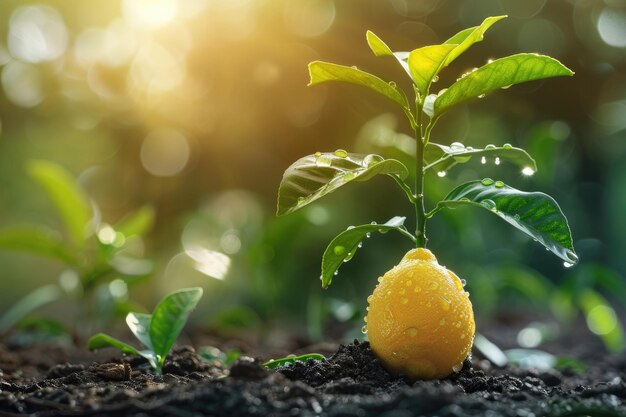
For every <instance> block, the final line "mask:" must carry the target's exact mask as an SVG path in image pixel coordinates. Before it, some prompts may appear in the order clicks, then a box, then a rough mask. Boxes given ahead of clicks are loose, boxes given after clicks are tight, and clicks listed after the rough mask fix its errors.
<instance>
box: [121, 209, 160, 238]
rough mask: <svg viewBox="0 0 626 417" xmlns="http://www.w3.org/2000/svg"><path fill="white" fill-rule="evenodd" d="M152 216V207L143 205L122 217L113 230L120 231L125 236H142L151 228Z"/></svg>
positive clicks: (153, 215) (153, 214)
mask: <svg viewBox="0 0 626 417" xmlns="http://www.w3.org/2000/svg"><path fill="white" fill-rule="evenodd" d="M154 217H155V213H154V208H153V207H152V206H143V207H141V208H140V209H138V210H137V211H135V212H133V213H131V214H130V215H129V216H127V217H125V218H124V219H122V220H121V221H120V222H119V223H118V224H117V225H116V226H115V230H116V231H118V232H121V233H122V234H123V235H124V236H126V237H129V236H143V235H145V234H146V233H147V232H148V231H150V229H151V228H152V225H153V224H154Z"/></svg>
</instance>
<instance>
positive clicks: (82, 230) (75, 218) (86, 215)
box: [27, 160, 92, 247]
mask: <svg viewBox="0 0 626 417" xmlns="http://www.w3.org/2000/svg"><path fill="white" fill-rule="evenodd" d="M27 169H28V173H29V174H30V176H31V177H32V178H33V179H34V180H35V181H37V182H38V183H39V185H40V186H41V187H42V188H43V189H44V190H45V192H46V194H47V195H48V197H49V198H50V200H51V201H52V203H53V204H54V206H55V208H56V210H57V212H58V213H59V215H60V216H61V219H62V220H63V222H64V223H65V227H66V229H67V232H68V234H69V237H70V238H71V239H72V242H73V243H74V244H75V245H77V246H79V247H82V246H83V245H84V240H85V236H86V232H87V225H88V224H89V221H90V220H91V217H92V212H91V206H90V204H89V198H88V197H87V195H86V194H85V193H84V191H83V190H82V188H81V187H80V186H79V185H78V183H77V182H76V180H75V179H74V178H73V177H72V175H71V174H70V173H69V172H68V171H67V170H66V169H65V168H63V167H61V166H59V165H57V164H55V163H53V162H49V161H41V160H33V161H30V162H29V163H28V166H27Z"/></svg>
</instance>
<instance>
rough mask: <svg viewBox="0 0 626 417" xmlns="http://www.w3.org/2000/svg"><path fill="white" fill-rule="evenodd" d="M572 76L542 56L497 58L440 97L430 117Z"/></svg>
mask: <svg viewBox="0 0 626 417" xmlns="http://www.w3.org/2000/svg"><path fill="white" fill-rule="evenodd" d="M573 74H574V73H573V72H572V71H571V70H570V69H569V68H567V67H566V66H564V65H563V64H561V63H560V62H559V61H557V60H556V59H554V58H550V57H548V56H545V55H538V54H517V55H511V56H507V57H505V58H500V59H497V60H495V61H492V62H490V63H488V64H486V65H484V66H482V67H480V68H478V69H477V70H475V71H473V72H469V73H467V74H465V75H464V76H462V77H461V78H460V79H459V80H458V81H457V82H455V83H454V84H452V85H451V86H450V87H449V88H448V89H447V90H445V91H444V92H443V93H441V94H439V96H438V97H437V99H436V100H435V104H434V112H433V117H435V118H436V117H439V116H440V115H441V114H442V113H444V112H445V111H446V110H449V109H450V108H452V107H454V106H456V105H457V104H460V103H463V102H465V101H467V100H470V99H473V98H477V97H482V96H483V95H484V94H487V93H490V92H492V91H494V90H497V89H499V88H507V87H509V86H511V85H514V84H519V83H523V82H527V81H533V80H539V79H543V78H550V77H560V76H564V75H573Z"/></svg>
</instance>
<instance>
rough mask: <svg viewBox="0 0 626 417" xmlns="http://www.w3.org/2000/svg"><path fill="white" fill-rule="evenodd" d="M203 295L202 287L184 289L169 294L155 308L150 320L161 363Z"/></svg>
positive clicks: (152, 335) (155, 349)
mask: <svg viewBox="0 0 626 417" xmlns="http://www.w3.org/2000/svg"><path fill="white" fill-rule="evenodd" d="M201 297H202V288H186V289H182V290H179V291H175V292H173V293H171V294H169V295H167V296H166V297H165V298H163V299H162V300H161V301H160V302H159V304H158V305H157V306H156V308H155V309H154V312H153V313H152V320H151V321H150V340H151V341H152V346H153V348H154V353H155V354H156V355H157V357H158V358H159V364H160V365H162V364H163V362H164V361H165V357H166V356H167V354H168V352H169V351H170V349H171V348H172V346H173V345H174V342H175V341H176V339H177V338H178V335H179V334H180V332H181V331H182V330H183V327H184V326H185V323H186V322H187V317H188V316H189V314H190V313H191V310H193V309H194V308H195V307H196V305H197V304H198V301H200V298H201Z"/></svg>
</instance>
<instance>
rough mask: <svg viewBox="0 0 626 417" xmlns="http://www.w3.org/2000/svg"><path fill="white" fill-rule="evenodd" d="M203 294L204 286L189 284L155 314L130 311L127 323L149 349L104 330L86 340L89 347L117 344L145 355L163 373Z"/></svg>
mask: <svg viewBox="0 0 626 417" xmlns="http://www.w3.org/2000/svg"><path fill="white" fill-rule="evenodd" d="M201 297H202V288H186V289H182V290H178V291H174V292H173V293H170V294H168V295H167V296H165V297H164V298H163V299H162V300H161V301H160V302H159V304H158V305H157V306H156V307H155V308H154V311H153V312H152V314H145V313H133V312H131V313H128V315H127V316H126V324H127V325H128V327H129V328H130V331H131V332H133V334H134V335H135V337H136V338H137V340H139V341H140V342H141V343H142V344H143V345H144V346H145V347H146V349H143V350H139V349H136V348H135V347H134V346H131V345H129V344H127V343H124V342H122V341H121V340H118V339H116V338H114V337H111V336H109V335H106V334H104V333H98V334H96V335H94V336H92V337H91V338H90V339H89V341H88V342H87V347H88V348H89V349H91V350H93V349H100V348H104V347H115V348H118V349H119V350H121V351H122V352H124V353H128V354H130V355H139V356H143V357H144V358H146V359H147V360H148V363H150V366H152V368H154V371H155V372H156V373H157V374H160V373H161V371H162V369H163V364H164V363H165V358H166V357H167V354H168V353H169V351H170V349H171V348H172V346H173V345H174V342H175V341H176V339H177V338H178V336H179V335H180V332H181V331H182V330H183V327H184V326H185V323H186V322H187V317H188V316H189V314H190V313H191V311H192V310H193V309H194V308H195V307H196V305H197V304H198V301H200V298H201Z"/></svg>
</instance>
